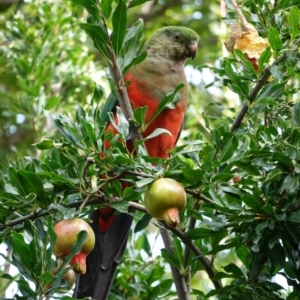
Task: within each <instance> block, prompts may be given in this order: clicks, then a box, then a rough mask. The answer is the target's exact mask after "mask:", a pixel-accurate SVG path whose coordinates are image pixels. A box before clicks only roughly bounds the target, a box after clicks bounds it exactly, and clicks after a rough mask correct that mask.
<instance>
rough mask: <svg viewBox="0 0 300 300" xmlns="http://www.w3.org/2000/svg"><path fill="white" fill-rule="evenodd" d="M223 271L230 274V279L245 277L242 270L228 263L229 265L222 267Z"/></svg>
mask: <svg viewBox="0 0 300 300" xmlns="http://www.w3.org/2000/svg"><path fill="white" fill-rule="evenodd" d="M223 269H224V270H225V271H226V272H227V273H230V277H232V278H245V275H244V273H243V272H242V270H241V269H240V268H239V267H238V266H237V265H235V264H233V263H230V264H229V265H227V266H225V267H223ZM215 279H216V278H215Z"/></svg>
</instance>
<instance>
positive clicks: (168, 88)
mask: <svg viewBox="0 0 300 300" xmlns="http://www.w3.org/2000/svg"><path fill="white" fill-rule="evenodd" d="M197 42H198V36H197V34H196V32H195V31H193V30H191V29H189V28H186V27H177V26H168V27H163V28H161V29H160V30H158V31H156V32H155V33H154V34H153V35H152V36H151V37H150V38H149V40H148V41H147V42H146V43H145V46H144V50H145V51H146V52H147V57H146V59H145V60H144V61H142V62H141V63H140V64H138V65H136V66H134V67H132V68H131V69H130V70H129V71H128V72H127V73H126V74H125V76H124V81H125V82H130V84H129V85H128V86H127V91H128V96H129V99H130V101H131V103H132V105H133V108H134V109H136V108H137V107H144V106H146V107H148V110H147V112H146V120H145V121H146V122H147V121H148V120H149V119H150V118H151V116H152V115H153V114H154V113H155V111H156V110H157V107H158V105H159V103H160V101H162V100H163V99H164V98H165V96H166V95H167V94H168V93H171V92H173V91H174V90H175V89H176V88H177V87H178V86H179V85H180V84H182V83H184V84H185V85H184V87H183V88H181V89H180V90H179V91H178V93H179V96H180V100H179V101H178V102H177V103H176V105H175V107H174V108H167V107H166V108H164V109H163V111H162V112H161V113H160V114H159V115H158V116H157V117H156V118H155V119H154V120H153V121H152V122H151V123H150V125H149V126H148V127H147V129H146V130H145V132H143V133H142V135H143V137H147V136H149V135H150V134H151V133H152V132H153V131H154V130H155V129H156V128H164V129H166V130H167V131H169V132H170V134H167V133H163V134H161V135H158V136H156V137H154V138H152V139H149V140H147V141H146V142H145V146H146V148H147V151H148V154H149V155H150V156H151V157H160V158H168V156H169V155H168V151H169V150H172V149H173V148H174V146H175V144H176V142H177V140H178V136H179V134H180V131H181V128H182V124H183V120H184V114H185V111H186V109H187V105H188V86H187V80H186V76H185V73H184V63H185V60H186V59H187V58H192V59H193V58H194V57H195V55H196V53H197ZM115 121H116V122H117V123H118V120H117V117H116V115H115ZM110 130H112V131H113V132H114V133H115V134H116V133H117V130H116V129H115V128H114V127H113V126H112V125H111V124H109V125H108V126H107V131H110ZM107 147H109V144H108V145H107ZM91 220H92V223H91V226H92V228H93V230H94V232H95V236H96V244H95V248H94V250H93V251H92V252H91V253H90V254H89V255H88V256H87V272H86V274H84V275H79V276H78V278H77V282H76V287H75V294H74V296H75V297H77V298H83V297H85V296H90V297H92V298H94V299H96V300H105V299H107V297H108V294H109V291H110V288H111V285H112V283H113V280H114V276H115V271H116V268H117V265H118V263H119V262H120V261H121V259H122V257H123V254H124V251H125V248H126V243H127V238H128V233H129V230H130V227H131V223H132V217H131V216H130V215H129V214H124V213H122V214H117V215H115V214H114V210H113V209H111V208H110V207H108V208H106V209H99V210H96V211H95V212H93V213H92V214H91Z"/></svg>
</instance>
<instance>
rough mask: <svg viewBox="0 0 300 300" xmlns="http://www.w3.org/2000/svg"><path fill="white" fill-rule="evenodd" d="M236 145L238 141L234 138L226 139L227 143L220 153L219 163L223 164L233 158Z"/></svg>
mask: <svg viewBox="0 0 300 300" xmlns="http://www.w3.org/2000/svg"><path fill="white" fill-rule="evenodd" d="M238 144H239V141H238V138H237V137H236V136H232V137H230V138H229V139H228V141H227V142H226V144H225V145H224V147H223V148H222V150H221V153H220V160H221V162H225V161H227V160H230V159H231V158H233V154H234V152H235V151H236V150H237V148H238Z"/></svg>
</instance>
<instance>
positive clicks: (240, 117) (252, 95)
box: [230, 39, 300, 131]
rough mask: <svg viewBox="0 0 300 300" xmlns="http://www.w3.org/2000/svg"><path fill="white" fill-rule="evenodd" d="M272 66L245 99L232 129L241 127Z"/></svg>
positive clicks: (283, 55) (298, 41) (280, 59)
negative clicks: (246, 99)
mask: <svg viewBox="0 0 300 300" xmlns="http://www.w3.org/2000/svg"><path fill="white" fill-rule="evenodd" d="M299 44H300V39H299V40H297V41H296V42H295V43H294V44H293V46H298V45H299ZM286 58H287V55H286V54H285V53H284V54H282V55H281V56H280V57H279V58H278V59H277V60H276V61H275V62H274V63H273V64H272V65H271V66H274V65H278V64H281V63H283V62H284V61H285V60H286ZM271 66H270V67H268V68H266V69H265V71H264V73H263V75H262V77H261V78H260V80H259V81H258V82H257V84H256V85H255V86H254V88H253V89H252V91H251V93H250V94H249V96H248V101H245V103H244V105H243V106H242V108H241V111H240V112H239V114H238V115H237V117H236V119H235V121H234V122H233V124H232V126H231V128H230V131H234V130H236V129H237V128H239V127H240V126H241V124H242V121H243V119H244V117H245V115H246V113H247V111H248V109H249V107H250V105H251V104H252V103H253V101H254V100H255V98H256V96H257V95H258V93H259V92H260V90H261V89H262V87H263V86H264V85H265V84H266V83H267V81H268V79H269V77H270V76H271V71H270V69H271Z"/></svg>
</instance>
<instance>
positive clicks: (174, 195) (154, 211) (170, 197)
mask: <svg viewBox="0 0 300 300" xmlns="http://www.w3.org/2000/svg"><path fill="white" fill-rule="evenodd" d="M144 204H145V207H146V210H147V212H148V213H149V215H151V216H152V217H154V218H156V219H160V220H164V221H165V222H166V223H167V224H168V225H169V226H174V227H175V226H177V225H178V223H179V212H180V211H182V210H183V208H184V207H185V205H186V193H185V190H184V188H183V186H182V185H181V184H180V183H179V182H177V181H176V180H174V179H171V178H160V179H157V180H155V181H154V182H153V183H152V184H151V185H150V187H149V188H148V190H147V191H146V193H145V197H144Z"/></svg>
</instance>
